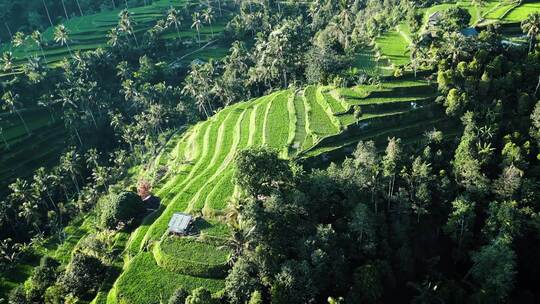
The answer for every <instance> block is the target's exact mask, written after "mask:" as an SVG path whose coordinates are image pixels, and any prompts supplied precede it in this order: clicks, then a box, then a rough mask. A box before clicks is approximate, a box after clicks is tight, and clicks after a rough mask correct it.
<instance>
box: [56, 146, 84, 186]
mask: <svg viewBox="0 0 540 304" xmlns="http://www.w3.org/2000/svg"><path fill="white" fill-rule="evenodd" d="M60 166H61V167H62V169H63V170H64V171H65V172H67V173H69V176H70V177H71V180H72V182H73V185H74V186H75V189H77V193H80V188H79V183H78V182H77V175H78V174H79V154H78V153H77V152H76V151H75V149H74V148H71V149H70V150H69V151H68V152H66V154H64V155H62V157H61V158H60Z"/></svg>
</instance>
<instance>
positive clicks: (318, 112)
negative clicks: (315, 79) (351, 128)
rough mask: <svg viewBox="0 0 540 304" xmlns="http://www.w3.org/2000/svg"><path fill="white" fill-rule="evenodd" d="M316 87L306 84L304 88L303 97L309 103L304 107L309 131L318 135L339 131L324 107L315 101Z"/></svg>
mask: <svg viewBox="0 0 540 304" xmlns="http://www.w3.org/2000/svg"><path fill="white" fill-rule="evenodd" d="M316 94H317V88H316V87H314V86H308V87H306V89H305V90H304V98H305V99H306V101H307V104H308V105H309V106H308V107H306V111H307V113H308V115H307V119H308V121H309V130H310V133H312V134H315V135H317V136H319V137H323V136H326V135H330V134H335V133H337V132H338V131H339V126H338V125H336V124H335V122H334V121H332V119H331V118H330V116H329V115H328V113H327V112H326V111H325V109H324V108H323V107H322V106H321V105H320V104H319V102H317V97H316Z"/></svg>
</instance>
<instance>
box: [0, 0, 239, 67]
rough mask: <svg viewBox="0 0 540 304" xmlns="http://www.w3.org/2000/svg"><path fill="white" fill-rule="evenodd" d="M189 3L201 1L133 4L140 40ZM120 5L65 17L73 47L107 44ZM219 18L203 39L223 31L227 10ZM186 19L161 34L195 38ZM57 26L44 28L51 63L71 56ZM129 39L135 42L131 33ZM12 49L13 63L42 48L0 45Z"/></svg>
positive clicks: (203, 32) (203, 31) (0, 48)
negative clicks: (55, 35) (57, 39)
mask: <svg viewBox="0 0 540 304" xmlns="http://www.w3.org/2000/svg"><path fill="white" fill-rule="evenodd" d="M187 3H192V4H198V3H199V1H191V0H159V1H155V2H154V3H152V4H151V5H147V6H141V7H132V8H130V9H129V11H130V12H131V13H132V16H133V20H134V31H135V33H136V35H137V36H138V40H139V42H141V40H142V35H143V34H144V33H145V32H146V31H147V30H148V29H150V28H151V27H152V26H154V24H155V23H156V22H157V21H158V20H159V19H163V18H164V16H165V13H166V11H167V10H168V8H169V7H170V6H174V7H176V8H177V9H179V10H183V9H184V5H185V4H187ZM119 12H120V9H116V10H112V11H106V12H100V13H97V14H93V15H85V16H82V17H74V18H71V19H70V20H67V21H65V22H64V23H63V24H64V25H65V26H66V28H67V30H68V32H69V37H70V47H71V49H72V50H73V51H75V50H81V51H84V50H93V49H96V48H99V47H108V45H107V44H106V42H107V40H108V38H107V33H108V31H109V30H110V29H111V28H113V27H116V26H117V24H118V19H119V17H118V14H119ZM218 17H219V18H218V19H219V20H216V21H214V22H213V24H212V26H211V27H210V26H204V27H203V28H202V29H201V38H202V40H204V41H209V40H210V39H213V37H212V32H214V33H215V34H219V33H221V32H222V31H223V30H224V28H225V24H226V22H227V20H228V18H229V17H230V16H229V15H228V14H225V15H224V16H223V17H220V16H218ZM189 25H190V24H188V23H187V22H183V23H182V25H181V26H180V30H179V33H177V31H176V30H173V29H170V30H168V31H166V32H165V33H163V34H162V35H161V38H162V39H178V38H179V39H185V38H195V37H196V35H197V34H196V32H195V31H194V30H193V29H191V28H190V26H189ZM53 33H54V29H53V28H51V27H49V28H48V29H47V30H45V31H44V32H43V41H44V45H45V46H44V53H45V55H46V56H47V62H48V63H49V64H51V65H56V64H57V63H58V62H59V61H60V60H62V59H63V58H64V57H67V56H69V51H68V49H67V47H65V46H59V45H57V44H56V43H55V42H54V41H53ZM127 39H129V40H131V43H134V40H133V38H132V37H128V38H127ZM197 48H198V45H193V47H192V48H186V50H185V53H189V52H191V51H194V50H196V49H197ZM7 50H11V51H13V53H14V55H15V60H14V63H15V64H16V65H19V64H21V63H24V62H25V61H26V55H27V54H30V55H36V56H41V55H42V54H41V50H40V49H39V47H38V46H37V45H35V44H34V43H31V42H30V41H27V43H25V45H24V46H22V47H18V48H13V47H11V45H10V44H3V45H1V46H0V51H2V52H3V51H7Z"/></svg>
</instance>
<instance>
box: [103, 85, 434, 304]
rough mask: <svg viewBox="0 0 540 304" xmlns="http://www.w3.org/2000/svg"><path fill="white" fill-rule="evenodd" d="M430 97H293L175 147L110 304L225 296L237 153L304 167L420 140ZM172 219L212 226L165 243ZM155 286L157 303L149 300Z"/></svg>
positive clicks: (328, 90)
mask: <svg viewBox="0 0 540 304" xmlns="http://www.w3.org/2000/svg"><path fill="white" fill-rule="evenodd" d="M434 94H435V90H434V88H433V87H432V86H431V85H428V84H427V83H426V82H424V81H419V80H406V79H404V80H394V81H389V82H385V83H383V84H381V85H379V86H375V85H373V86H371V85H367V86H362V87H354V88H349V89H341V88H336V87H332V86H308V87H306V88H303V89H299V90H293V89H289V90H284V91H278V92H275V93H272V94H270V95H267V96H265V97H261V98H258V99H255V100H251V101H247V102H244V103H239V104H235V105H233V106H230V107H227V108H225V109H224V110H222V111H220V112H219V113H218V114H216V115H215V116H214V117H212V118H210V119H209V120H207V121H205V122H201V123H199V124H197V125H195V126H193V127H192V128H191V129H189V130H188V131H187V132H185V133H184V134H182V135H177V136H175V137H173V138H172V139H171V140H170V145H168V146H167V147H166V148H165V149H164V152H163V153H164V154H163V155H160V156H159V157H158V160H159V163H160V164H162V165H164V166H166V167H168V168H169V172H168V173H167V174H166V175H165V176H164V177H163V179H162V180H161V181H159V182H158V183H157V184H158V185H159V189H157V194H158V195H159V196H160V197H161V198H162V204H163V206H164V207H163V208H162V210H160V211H159V212H158V214H154V215H152V216H150V217H149V218H147V219H146V220H145V222H144V223H143V225H142V226H141V227H139V229H137V230H136V231H135V232H134V233H132V235H131V237H130V239H129V241H128V242H127V248H128V251H127V252H129V257H130V258H128V261H127V262H126V265H125V266H124V270H123V272H122V274H121V276H120V277H119V278H118V279H117V281H116V282H115V284H114V286H113V288H112V289H111V290H110V291H109V292H108V295H107V297H106V298H107V301H106V303H130V304H137V303H153V302H159V300H160V298H163V299H167V298H168V297H169V296H170V294H172V292H173V291H174V289H175V288H177V287H179V286H184V287H185V288H187V289H193V288H195V287H199V286H202V287H206V288H208V289H210V290H212V291H213V292H219V291H220V290H221V289H222V288H223V284H224V280H223V278H224V276H225V275H226V271H227V266H226V265H227V263H226V262H227V259H228V255H229V252H228V251H227V250H226V249H224V248H223V247H222V246H221V244H222V242H223V241H222V240H223V239H224V238H225V237H227V235H228V232H227V229H226V228H227V227H226V226H225V225H224V224H222V221H223V217H222V216H223V210H224V209H225V208H226V206H227V202H228V200H229V199H230V198H231V197H232V196H233V195H234V193H235V187H234V181H233V176H234V156H235V155H236V153H237V152H238V151H240V150H241V149H245V148H246V147H249V146H268V147H272V148H275V149H277V150H279V151H281V152H282V153H281V155H282V156H283V157H289V158H305V157H316V156H318V155H320V154H322V153H332V152H334V151H338V150H340V149H343V148H344V147H347V146H349V145H351V144H352V143H353V142H355V141H356V142H357V141H358V140H360V139H363V138H366V139H367V138H372V139H374V140H379V141H383V140H385V139H386V138H387V137H388V136H393V135H394V134H401V135H403V136H407V137H408V138H411V139H414V138H420V137H421V136H422V134H423V132H425V131H426V130H427V129H431V128H433V127H435V126H437V125H439V124H440V123H442V122H444V121H443V119H442V117H443V111H440V108H439V107H440V106H438V105H436V104H434V103H433V102H432V101H433V97H434ZM355 105H359V106H360V107H361V108H362V115H361V116H360V117H355V115H353V112H354V111H353V106H355ZM270 131H271V132H270ZM175 212H190V213H192V214H194V215H197V214H202V215H203V217H204V218H205V219H207V220H208V222H206V223H205V224H204V225H202V226H201V229H200V231H201V233H200V236H198V237H188V238H178V237H172V236H169V235H168V233H167V224H168V221H169V220H170V218H171V216H172V214H173V213H175ZM158 286H159V290H160V291H161V293H162V294H156V293H155V292H153V291H154V290H157V288H158ZM101 297H104V296H103V294H102V295H101ZM104 303H105V302H104Z"/></svg>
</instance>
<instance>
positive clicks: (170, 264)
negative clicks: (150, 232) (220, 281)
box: [154, 237, 230, 278]
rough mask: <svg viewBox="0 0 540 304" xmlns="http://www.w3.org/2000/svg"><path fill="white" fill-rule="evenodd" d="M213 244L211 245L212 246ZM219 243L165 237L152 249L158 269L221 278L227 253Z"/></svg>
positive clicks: (225, 266)
mask: <svg viewBox="0 0 540 304" xmlns="http://www.w3.org/2000/svg"><path fill="white" fill-rule="evenodd" d="M212 242H213V244H212ZM220 246H221V245H220V244H219V241H218V242H215V241H212V240H211V239H209V240H207V241H202V240H201V241H199V240H196V239H192V238H175V237H167V238H165V239H164V240H162V241H161V242H160V243H159V244H158V245H156V246H155V247H154V256H155V258H156V261H157V263H158V265H159V266H160V267H163V268H164V269H167V270H169V271H171V272H176V273H180V274H185V275H191V276H196V277H206V278H223V277H225V275H226V273H227V269H228V265H227V262H228V258H229V254H230V253H229V252H228V251H227V250H226V249H221V248H220Z"/></svg>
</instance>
